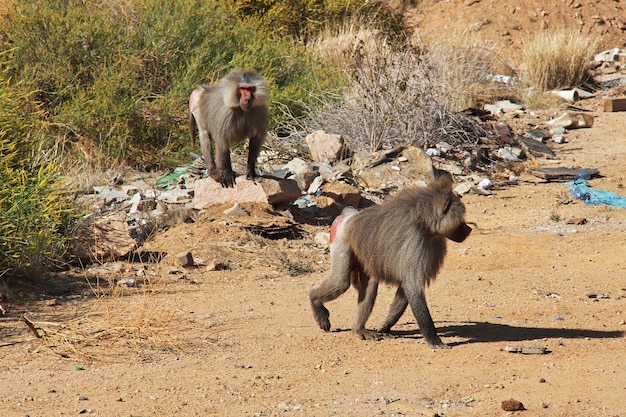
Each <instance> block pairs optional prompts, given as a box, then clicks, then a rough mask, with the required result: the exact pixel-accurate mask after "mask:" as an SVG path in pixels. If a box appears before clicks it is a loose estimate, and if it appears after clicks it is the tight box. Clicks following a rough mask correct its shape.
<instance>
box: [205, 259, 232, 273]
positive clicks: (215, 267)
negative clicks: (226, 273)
mask: <svg viewBox="0 0 626 417" xmlns="http://www.w3.org/2000/svg"><path fill="white" fill-rule="evenodd" d="M227 268H228V267H227V266H226V264H225V263H224V262H222V261H218V260H217V259H213V260H212V261H211V263H210V264H208V265H207V267H206V270H207V271H223V270H225V269H227Z"/></svg>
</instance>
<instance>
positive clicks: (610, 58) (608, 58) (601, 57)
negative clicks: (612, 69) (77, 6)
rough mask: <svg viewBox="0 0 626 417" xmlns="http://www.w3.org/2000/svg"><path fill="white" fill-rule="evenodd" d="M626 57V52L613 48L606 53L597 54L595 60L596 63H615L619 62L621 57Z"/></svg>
mask: <svg viewBox="0 0 626 417" xmlns="http://www.w3.org/2000/svg"><path fill="white" fill-rule="evenodd" d="M622 54H624V55H626V51H622V50H621V49H620V48H611V49H607V50H606V51H602V52H600V53H597V54H596V55H595V56H594V57H593V60H594V61H596V62H614V61H619V57H620V55H622Z"/></svg>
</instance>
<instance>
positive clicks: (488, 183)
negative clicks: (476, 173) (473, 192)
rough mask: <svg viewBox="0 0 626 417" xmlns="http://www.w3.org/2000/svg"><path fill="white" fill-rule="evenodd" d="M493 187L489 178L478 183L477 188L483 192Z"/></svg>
mask: <svg viewBox="0 0 626 417" xmlns="http://www.w3.org/2000/svg"><path fill="white" fill-rule="evenodd" d="M492 186H493V184H492V183H491V180H490V179H489V178H485V179H483V180H481V181H480V182H479V183H478V187H479V188H482V189H484V190H488V189H490V188H491V187H492Z"/></svg>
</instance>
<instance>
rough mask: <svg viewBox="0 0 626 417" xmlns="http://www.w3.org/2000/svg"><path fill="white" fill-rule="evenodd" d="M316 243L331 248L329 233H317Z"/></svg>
mask: <svg viewBox="0 0 626 417" xmlns="http://www.w3.org/2000/svg"><path fill="white" fill-rule="evenodd" d="M315 242H317V243H318V244H320V245H322V246H325V247H328V246H330V233H328V232H317V233H316V234H315Z"/></svg>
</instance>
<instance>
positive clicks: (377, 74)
mask: <svg viewBox="0 0 626 417" xmlns="http://www.w3.org/2000/svg"><path fill="white" fill-rule="evenodd" d="M355 39H358V38H355ZM466 39H467V38H466V37H465V38H464V37H462V36H458V37H449V38H447V39H442V40H439V41H436V42H433V43H432V44H431V45H429V47H428V48H423V47H413V46H411V45H409V44H408V43H406V42H402V43H399V44H390V42H389V41H388V39H387V38H386V37H384V36H383V35H381V34H378V35H376V36H373V35H372V34H371V33H370V34H369V36H368V37H367V42H363V41H360V42H357V44H356V47H354V48H353V50H352V55H351V56H349V57H348V58H347V59H346V61H345V62H346V67H345V68H346V71H347V74H346V79H347V80H348V85H347V87H346V88H345V89H344V91H343V92H342V93H341V94H335V95H328V94H326V95H323V96H322V97H320V98H319V105H318V106H317V107H309V109H308V110H309V112H308V116H309V118H310V119H311V121H312V124H313V125H314V128H316V129H317V128H321V129H324V130H325V131H327V132H332V133H339V134H341V135H342V136H343V137H344V138H345V140H346V141H347V143H348V144H349V145H350V146H351V147H352V149H354V150H359V149H367V150H370V151H374V150H379V149H382V148H388V147H394V146H398V145H408V144H413V145H418V146H422V147H425V146H431V145H433V144H434V143H436V142H439V141H441V140H445V141H447V142H449V143H451V144H458V143H476V141H477V140H478V138H479V137H481V136H484V135H485V132H484V130H483V128H482V126H480V125H479V124H478V123H476V122H475V120H474V119H472V118H469V117H467V116H466V115H465V114H463V113H461V112H460V110H463V109H464V108H467V107H472V106H475V105H478V104H480V103H482V102H484V101H488V100H491V99H493V98H495V97H498V96H502V95H503V94H506V93H505V90H506V88H507V87H506V86H505V85H504V84H496V83H494V82H493V81H492V79H491V75H492V74H493V72H494V66H495V65H494V63H495V62H496V61H497V56H496V55H495V54H494V53H493V51H492V50H491V49H490V48H488V47H486V46H484V45H481V44H477V43H474V42H472V41H469V40H466ZM346 51H350V49H347V50H346Z"/></svg>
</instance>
